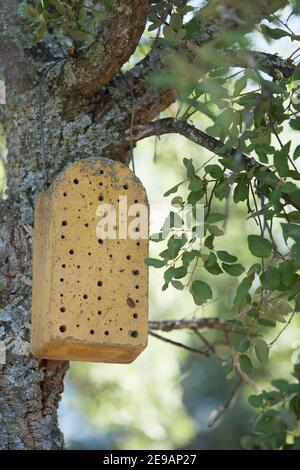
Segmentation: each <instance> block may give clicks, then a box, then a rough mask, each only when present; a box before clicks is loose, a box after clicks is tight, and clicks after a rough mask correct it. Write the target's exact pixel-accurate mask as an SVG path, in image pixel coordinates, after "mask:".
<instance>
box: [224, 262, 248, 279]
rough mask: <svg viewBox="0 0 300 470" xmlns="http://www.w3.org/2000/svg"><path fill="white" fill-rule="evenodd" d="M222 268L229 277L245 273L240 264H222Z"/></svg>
mask: <svg viewBox="0 0 300 470" xmlns="http://www.w3.org/2000/svg"><path fill="white" fill-rule="evenodd" d="M222 268H223V269H224V271H225V272H226V273H227V274H230V276H240V275H241V274H242V273H243V272H244V271H245V268H244V266H242V265H241V264H226V263H222Z"/></svg>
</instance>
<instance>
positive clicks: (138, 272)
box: [132, 269, 140, 276]
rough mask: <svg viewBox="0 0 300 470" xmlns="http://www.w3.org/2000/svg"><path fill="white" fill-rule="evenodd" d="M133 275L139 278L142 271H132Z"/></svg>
mask: <svg viewBox="0 0 300 470" xmlns="http://www.w3.org/2000/svg"><path fill="white" fill-rule="evenodd" d="M132 274H133V275H134V276H138V275H139V274H140V271H139V270H138V269H135V270H134V271H132Z"/></svg>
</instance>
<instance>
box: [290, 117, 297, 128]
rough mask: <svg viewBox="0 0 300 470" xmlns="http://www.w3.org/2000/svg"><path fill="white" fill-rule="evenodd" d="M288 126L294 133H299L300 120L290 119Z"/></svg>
mask: <svg viewBox="0 0 300 470" xmlns="http://www.w3.org/2000/svg"><path fill="white" fill-rule="evenodd" d="M289 124H290V126H291V128H292V129H294V130H295V131H300V118H299V117H297V118H296V119H291V120H290V121H289Z"/></svg>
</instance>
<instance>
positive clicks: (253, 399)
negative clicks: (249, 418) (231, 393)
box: [248, 395, 264, 408]
mask: <svg viewBox="0 0 300 470" xmlns="http://www.w3.org/2000/svg"><path fill="white" fill-rule="evenodd" d="M248 401H249V403H250V405H251V406H253V408H260V407H261V406H262V404H263V402H264V399H263V395H250V397H249V398H248Z"/></svg>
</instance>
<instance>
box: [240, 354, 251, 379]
mask: <svg viewBox="0 0 300 470" xmlns="http://www.w3.org/2000/svg"><path fill="white" fill-rule="evenodd" d="M239 364H240V368H241V371H242V372H244V374H247V375H250V374H251V373H252V369H253V367H252V362H251V361H250V359H249V357H248V356H246V354H241V355H240V357H239Z"/></svg>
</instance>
